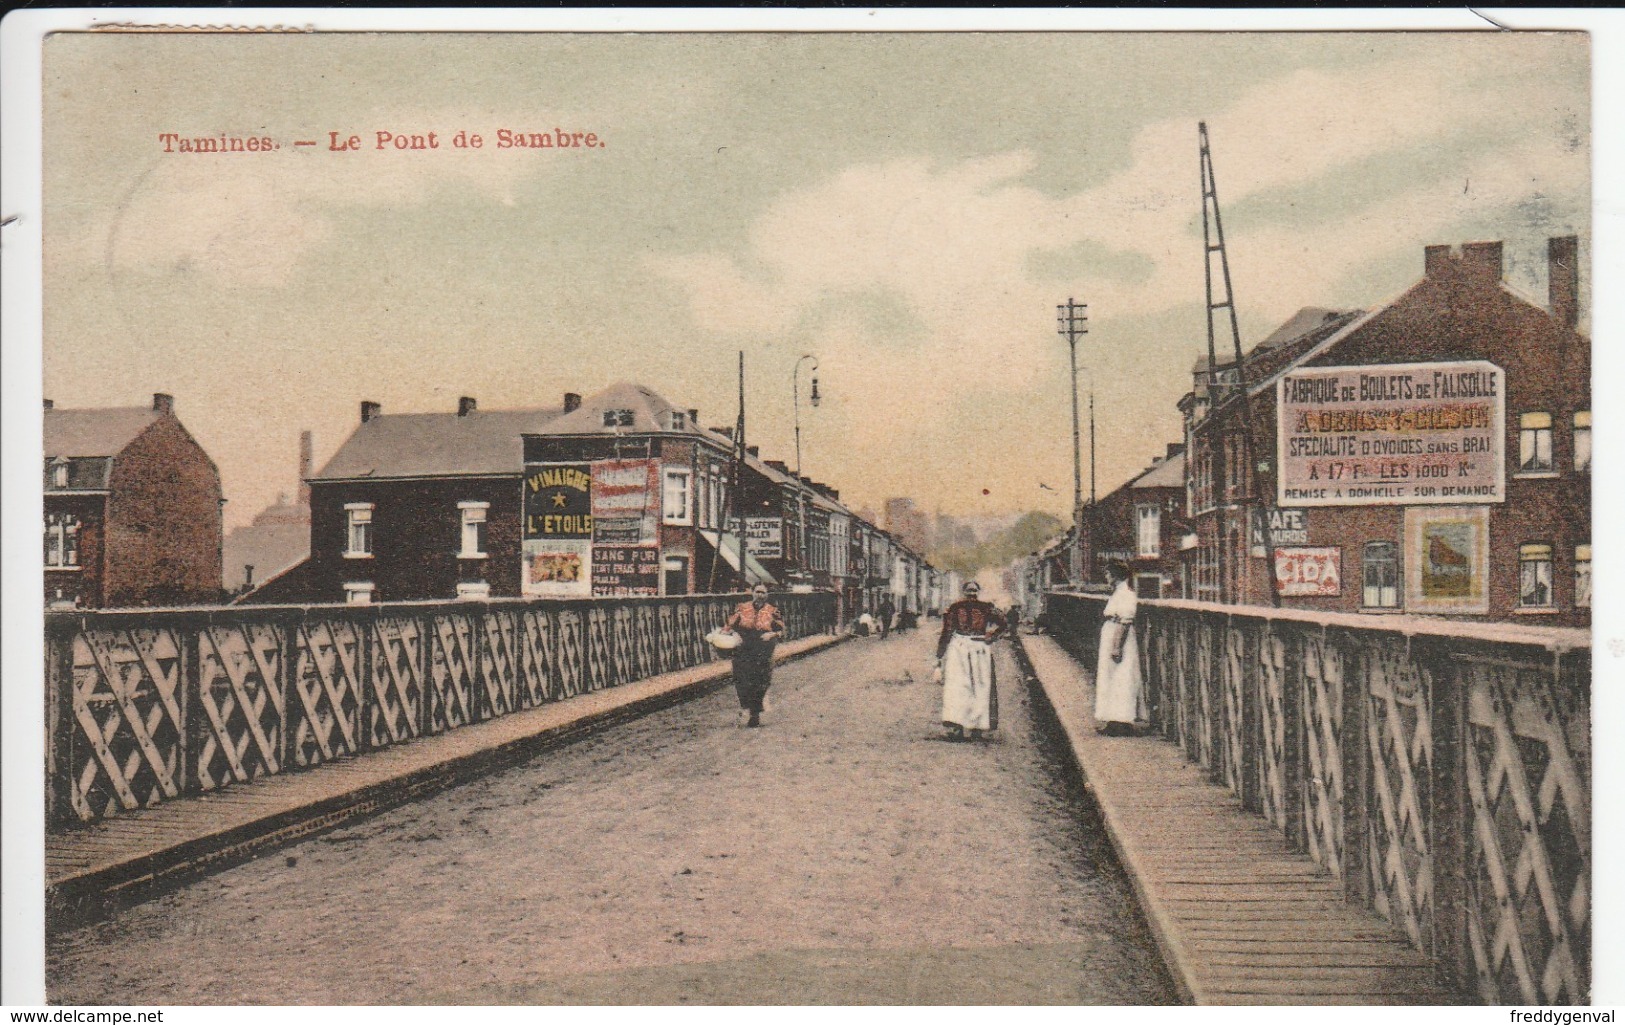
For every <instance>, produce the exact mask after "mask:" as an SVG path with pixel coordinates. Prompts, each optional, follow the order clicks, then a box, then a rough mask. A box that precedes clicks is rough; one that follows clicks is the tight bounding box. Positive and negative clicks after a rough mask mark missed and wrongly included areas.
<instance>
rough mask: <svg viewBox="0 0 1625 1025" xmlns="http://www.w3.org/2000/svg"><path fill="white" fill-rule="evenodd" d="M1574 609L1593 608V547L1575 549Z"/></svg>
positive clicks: (1585, 546) (1586, 546) (1578, 546)
mask: <svg viewBox="0 0 1625 1025" xmlns="http://www.w3.org/2000/svg"><path fill="white" fill-rule="evenodd" d="M1574 607H1575V608H1577V609H1589V608H1590V607H1591V546H1590V545H1576V546H1575V548H1574Z"/></svg>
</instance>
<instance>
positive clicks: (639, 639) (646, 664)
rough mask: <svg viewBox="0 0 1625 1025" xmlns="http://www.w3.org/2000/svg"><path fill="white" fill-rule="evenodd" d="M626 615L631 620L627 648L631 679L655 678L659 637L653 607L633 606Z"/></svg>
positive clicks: (658, 657)
mask: <svg viewBox="0 0 1625 1025" xmlns="http://www.w3.org/2000/svg"><path fill="white" fill-rule="evenodd" d="M627 613H628V614H629V615H630V616H631V618H632V623H631V631H632V643H631V644H630V646H629V647H630V650H631V652H632V674H633V675H632V677H631V679H634V680H641V679H644V678H645V677H649V676H655V675H657V674H658V673H659V672H660V656H659V654H658V652H659V644H660V637H659V634H658V627H657V625H656V622H655V607H654V606H653V605H648V604H644V605H634V606H632V607H630V608H629V609H627Z"/></svg>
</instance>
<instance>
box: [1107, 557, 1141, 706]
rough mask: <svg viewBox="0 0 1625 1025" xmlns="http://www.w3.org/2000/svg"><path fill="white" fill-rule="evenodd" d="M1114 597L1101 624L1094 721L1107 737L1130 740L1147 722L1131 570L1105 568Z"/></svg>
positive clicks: (1115, 564)
mask: <svg viewBox="0 0 1625 1025" xmlns="http://www.w3.org/2000/svg"><path fill="white" fill-rule="evenodd" d="M1106 575H1107V577H1108V579H1110V581H1111V583H1112V596H1111V597H1110V598H1109V599H1107V601H1106V609H1105V619H1104V620H1103V621H1102V622H1101V624H1100V652H1099V655H1098V656H1097V659H1096V664H1095V719H1096V720H1097V721H1099V722H1100V724H1101V725H1100V727H1099V732H1100V733H1102V734H1105V735H1106V736H1108V737H1122V736H1129V735H1132V734H1133V733H1134V723H1135V722H1136V721H1143V720H1144V719H1146V718H1147V710H1146V703H1145V685H1144V681H1143V680H1142V679H1141V676H1140V648H1139V645H1138V644H1136V643H1135V637H1134V617H1135V614H1136V613H1137V612H1138V611H1139V600H1138V599H1137V598H1136V597H1135V595H1134V588H1132V587H1130V586H1129V582H1128V578H1129V569H1128V566H1127V565H1125V564H1123V563H1121V562H1113V563H1111V564H1110V565H1108V566H1107V567H1106Z"/></svg>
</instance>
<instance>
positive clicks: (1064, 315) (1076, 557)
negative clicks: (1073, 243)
mask: <svg viewBox="0 0 1625 1025" xmlns="http://www.w3.org/2000/svg"><path fill="white" fill-rule="evenodd" d="M1055 309H1056V317H1055V319H1056V322H1057V324H1058V325H1059V327H1058V329H1057V331H1056V333H1057V334H1059V335H1060V336H1061V337H1062V338H1065V339H1066V344H1067V350H1068V352H1069V353H1070V355H1071V361H1072V586H1073V587H1076V588H1081V587H1083V440H1082V437H1081V434H1082V430H1081V428H1080V426H1079V420H1078V338H1079V337H1080V336H1082V335H1086V334H1088V333H1089V307H1088V305H1087V304H1084V303H1077V302H1074V301H1073V300H1072V299H1071V298H1068V299H1067V301H1066V305H1064V306H1062V305H1057V306H1056V307H1055ZM1094 409H1095V405H1094V393H1093V391H1091V392H1090V397H1089V494H1090V500H1091V501H1093V496H1094V490H1095V480H1094V475H1095V454H1094V437H1095V430H1094ZM1090 541H1091V543H1093V539H1092V538H1091V539H1090Z"/></svg>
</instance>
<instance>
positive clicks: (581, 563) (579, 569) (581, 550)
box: [524, 540, 592, 598]
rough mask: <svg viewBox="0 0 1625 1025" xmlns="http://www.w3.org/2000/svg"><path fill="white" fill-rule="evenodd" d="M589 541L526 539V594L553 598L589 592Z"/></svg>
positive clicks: (581, 594) (576, 596)
mask: <svg viewBox="0 0 1625 1025" xmlns="http://www.w3.org/2000/svg"><path fill="white" fill-rule="evenodd" d="M591 559H592V542H590V541H547V540H540V541H538V540H526V541H525V575H524V590H525V593H526V594H537V595H550V596H552V597H555V598H586V597H590V596H591V595H592V563H591Z"/></svg>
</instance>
